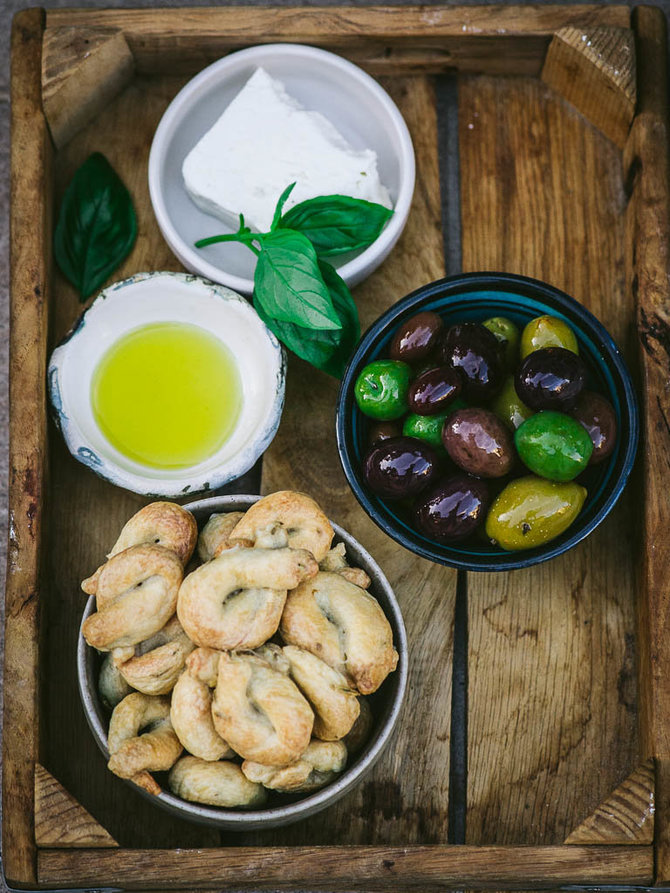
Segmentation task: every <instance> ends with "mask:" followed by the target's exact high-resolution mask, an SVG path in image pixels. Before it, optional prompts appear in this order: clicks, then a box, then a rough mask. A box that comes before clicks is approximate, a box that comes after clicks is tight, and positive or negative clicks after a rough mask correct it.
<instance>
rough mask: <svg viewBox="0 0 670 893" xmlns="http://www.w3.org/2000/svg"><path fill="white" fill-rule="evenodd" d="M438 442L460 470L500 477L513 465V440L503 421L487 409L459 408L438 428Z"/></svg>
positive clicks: (478, 474) (488, 476)
mask: <svg viewBox="0 0 670 893" xmlns="http://www.w3.org/2000/svg"><path fill="white" fill-rule="evenodd" d="M442 443H443V444H444V446H445V448H446V450H447V452H448V453H449V456H450V457H451V458H452V459H453V461H454V462H455V463H456V465H458V467H459V468H462V469H463V470H464V471H467V472H469V473H470V474H474V475H477V477H484V478H500V477H504V475H506V474H509V472H510V471H511V470H512V466H513V465H514V442H513V441H512V436H511V434H510V432H509V430H508V429H507V427H506V426H505V424H504V423H503V422H502V421H501V420H500V419H499V418H498V416H497V415H495V413H492V412H491V411H490V410H488V409H475V408H470V409H459V410H457V412H454V413H452V414H451V415H450V416H449V418H448V419H447V420H446V422H445V423H444V428H443V429H442Z"/></svg>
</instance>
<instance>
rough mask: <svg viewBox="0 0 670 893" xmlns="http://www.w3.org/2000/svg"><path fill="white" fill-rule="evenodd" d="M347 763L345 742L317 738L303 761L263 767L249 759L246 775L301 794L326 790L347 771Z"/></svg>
mask: <svg viewBox="0 0 670 893" xmlns="http://www.w3.org/2000/svg"><path fill="white" fill-rule="evenodd" d="M346 762H347V748H346V747H345V745H344V744H343V743H342V742H341V741H318V740H317V739H315V738H314V739H312V741H310V743H309V746H308V747H307V750H306V751H305V752H304V753H303V755H302V756H301V757H300V759H299V760H296V761H295V763H291V764H290V765H289V766H263V765H262V764H261V763H254V762H253V761H252V760H245V761H244V762H243V763H242V772H244V774H245V775H246V777H247V778H248V779H249V780H250V781H255V782H260V784H262V785H263V786H264V787H266V788H272V790H273V791H283V792H286V793H298V792H300V791H315V790H317V788H322V787H323V786H324V785H325V784H328V783H329V782H330V781H332V780H333V779H334V778H335V776H336V775H338V774H339V773H340V772H341V771H342V770H343V769H344V767H345V765H346Z"/></svg>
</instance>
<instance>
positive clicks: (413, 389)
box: [407, 366, 462, 415]
mask: <svg viewBox="0 0 670 893" xmlns="http://www.w3.org/2000/svg"><path fill="white" fill-rule="evenodd" d="M461 387H462V385H461V375H460V373H459V372H458V371H457V370H456V369H453V368H452V367H451V366H440V367H438V368H437V369H428V371H427V372H422V373H421V375H418V376H417V377H416V378H415V379H414V381H413V382H412V383H411V384H410V386H409V394H408V396H407V400H408V402H409V408H410V410H411V411H412V412H415V413H417V414H418V415H439V413H441V412H444V411H445V410H446V409H447V407H448V406H449V404H450V403H451V401H452V400H455V399H456V397H458V395H459V394H460V393H461Z"/></svg>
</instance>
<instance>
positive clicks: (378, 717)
mask: <svg viewBox="0 0 670 893" xmlns="http://www.w3.org/2000/svg"><path fill="white" fill-rule="evenodd" d="M258 499H260V497H259V496H220V497H215V498H212V499H202V500H200V501H199V502H192V503H190V504H188V505H186V506H184V508H187V509H188V510H189V511H191V512H193V514H194V515H195V518H196V520H197V522H198V526H199V527H200V528H202V526H203V525H204V524H205V523H206V522H207V520H208V519H209V517H210V515H211V514H213V513H214V512H235V511H246V509H248V508H249V507H250V506H251V505H253V504H254V503H255V502H257V500H258ZM331 523H332V522H331ZM333 529H334V531H335V538H334V540H333V542H334V543H340V542H343V543H344V544H345V545H346V549H347V557H348V560H349V561H350V563H351V564H352V565H354V566H356V567H362V568H363V569H364V570H365V571H366V572H367V574H368V575H369V577H370V579H371V580H372V584H371V586H370V589H369V592H370V594H371V595H373V596H374V597H375V598H376V599H377V601H378V602H379V604H380V605H381V607H382V609H383V611H384V613H385V614H386V617H387V618H388V620H389V623H390V624H391V628H392V629H393V643H394V645H395V648H396V650H397V652H398V665H397V667H396V669H395V670H394V672H393V673H390V674H389V676H387V678H386V679H385V680H384V682H383V683H382V685H381V686H380V688H379V689H378V691H376V692H375V693H374V694H373V695H370V696H369V697H368V701H369V704H370V707H371V709H372V715H373V726H372V731H371V733H370V737H369V739H368V741H367V743H366V744H365V746H364V747H363V749H362V750H361V751H359V753H357V754H355V755H353V756H352V758H351V759H350V761H349V763H348V764H347V767H346V769H345V770H344V772H343V773H342V774H341V775H339V776H338V777H337V779H336V780H335V781H333V782H331V784H329V785H327V786H326V787H324V788H321V789H320V790H318V791H315V792H313V793H310V794H302V795H301V794H293V795H288V794H277V793H275V792H273V791H269V800H268V803H267V804H266V805H265V806H264V807H263V808H262V809H246V810H239V809H238V810H236V809H221V808H218V807H214V806H202V805H200V804H198V803H190V802H188V801H187V800H182V799H181V798H180V797H176V796H175V795H174V794H172V793H170V791H169V790H168V789H167V788H166V787H164V789H163V790H162V791H161V793H160V794H158V796H153V795H152V794H148V793H147V792H146V791H144V790H142V789H141V788H137V787H135V786H134V785H133V787H134V788H135V790H136V791H138V792H139V793H140V794H142V796H144V797H145V798H146V799H148V800H150V801H151V802H152V803H155V804H157V805H158V806H161V807H162V808H163V809H166V810H167V811H168V812H171V813H174V814H175V815H178V816H180V817H181V818H186V819H190V820H192V821H194V822H200V823H202V824H206V825H213V826H215V827H218V828H226V829H228V830H232V831H235V830H237V831H248V830H251V829H254V828H274V827H277V826H279V825H289V824H291V823H292V822H297V821H299V820H300V819H305V818H307V817H308V816H311V815H314V814H315V813H317V812H320V811H321V810H322V809H325V808H326V807H327V806H330V805H331V804H332V803H335V801H336V800H339V799H340V797H343V796H344V795H345V794H346V793H347V792H348V791H350V790H351V789H352V788H353V787H354V786H355V785H357V784H358V783H359V781H360V780H361V778H363V776H364V775H365V774H366V773H368V772H369V771H370V769H372V767H373V766H374V764H375V763H376V762H377V760H378V758H379V756H380V755H381V753H382V751H383V750H384V748H385V747H386V745H387V744H388V742H389V739H390V737H391V734H392V732H393V729H394V727H395V724H396V722H397V720H398V715H399V713H400V709H401V706H402V701H403V698H404V696H405V689H406V687H407V670H408V664H407V635H406V632H405V624H404V622H403V619H402V614H401V612H400V607H399V605H398V602H397V601H396V597H395V595H394V593H393V590H392V588H391V585H390V584H389V582H388V580H387V579H386V577H385V576H384V574H383V573H382V571H381V569H380V568H379V565H378V564H377V563H376V562H375V560H374V559H373V558H372V557H371V556H370V554H369V553H368V552H366V550H365V549H364V548H363V547H362V546H361V544H360V543H359V542H358V541H357V540H355V539H354V538H353V536H351V534H349V533H347V531H346V530H343V529H342V528H341V527H340V526H339V525H337V524H333ZM93 611H95V597H94V596H91V597H90V598H89V600H88V603H87V605H86V609H85V611H84V616H83V618H82V623H83V621H84V620H85V619H86V618H87V617H88V616H89V615H90V614H91V613H93ZM99 668H100V655H99V654H98V652H97V651H96V650H95V648H91V647H90V646H89V645H87V644H86V640H85V639H84V637H83V636H82V634H81V630H80V632H79V639H78V644H77V677H78V682H79V693H80V696H81V701H82V704H83V707H84V712H85V714H86V719H87V721H88V724H89V727H90V729H91V731H92V732H93V736H94V738H95V740H96V742H97V744H98V747H99V748H100V750H101V751H102V752H103V754H104V755H105V758H106V759H109V751H108V750H107V728H108V726H109V711H107V710H106V709H105V708H104V707H103V706H102V704H101V702H100V698H99V696H98V673H99ZM157 780H158V781H159V783H161V782H162V781H163V782H164V778H163V776H162V775H158V776H157ZM127 783H128V784H131V782H127Z"/></svg>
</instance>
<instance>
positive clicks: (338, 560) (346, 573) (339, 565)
mask: <svg viewBox="0 0 670 893" xmlns="http://www.w3.org/2000/svg"><path fill="white" fill-rule="evenodd" d="M346 554H347V551H346V546H345V545H344V543H338V544H337V545H336V546H333V548H332V549H331V550H330V551H329V552H327V553H326V556H325V557H324V558H323V559H322V560H321V561H320V562H319V570H320V571H326V572H328V573H334V574H340V575H341V576H342V577H344V579H345V580H348V581H349V582H350V583H353V584H354V585H355V586H360V587H361V589H369V587H370V584H371V583H372V580H371V579H370V577H369V576H368V574H366V572H365V571H364V570H363V568H362V567H349V565H348V564H347V559H346Z"/></svg>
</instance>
